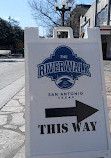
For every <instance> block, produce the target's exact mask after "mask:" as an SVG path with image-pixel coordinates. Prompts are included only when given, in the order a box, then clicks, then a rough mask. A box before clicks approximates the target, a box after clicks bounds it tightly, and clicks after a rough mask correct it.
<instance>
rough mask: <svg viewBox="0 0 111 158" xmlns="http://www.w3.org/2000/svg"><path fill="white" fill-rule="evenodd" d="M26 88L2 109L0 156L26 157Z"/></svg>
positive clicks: (1, 157)
mask: <svg viewBox="0 0 111 158" xmlns="http://www.w3.org/2000/svg"><path fill="white" fill-rule="evenodd" d="M24 112H25V88H23V89H22V90H20V91H19V92H18V93H17V94H16V95H15V96H14V97H13V98H12V99H11V100H10V101H9V102H8V103H7V104H6V105H5V106H4V107H3V108H2V109H1V111H0V158H24V157H25V156H24V155H25V154H24V138H25V119H24V117H25V116H24Z"/></svg>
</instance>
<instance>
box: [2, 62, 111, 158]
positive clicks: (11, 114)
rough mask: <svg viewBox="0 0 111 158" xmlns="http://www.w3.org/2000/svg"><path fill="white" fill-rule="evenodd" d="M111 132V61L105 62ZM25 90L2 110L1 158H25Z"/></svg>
mask: <svg viewBox="0 0 111 158" xmlns="http://www.w3.org/2000/svg"><path fill="white" fill-rule="evenodd" d="M104 64H105V68H104V74H105V84H106V94H107V106H108V112H109V122H110V132H111V61H110V62H108V61H107V62H104ZM24 111H25V88H22V89H21V90H20V91H19V92H18V93H17V94H16V95H15V96H14V97H13V98H12V99H11V100H10V101H9V102H8V103H7V104H6V105H5V106H4V107H3V108H2V109H1V110H0V158H25V149H24V140H25V119H24V118H25V116H24Z"/></svg>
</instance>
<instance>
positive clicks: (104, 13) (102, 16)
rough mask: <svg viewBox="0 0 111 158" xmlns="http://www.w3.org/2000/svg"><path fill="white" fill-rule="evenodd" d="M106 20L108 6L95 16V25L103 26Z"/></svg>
mask: <svg viewBox="0 0 111 158" xmlns="http://www.w3.org/2000/svg"><path fill="white" fill-rule="evenodd" d="M107 20H108V6H106V7H105V8H104V9H102V10H101V12H99V13H98V15H97V25H98V26H99V25H104V24H106V23H107Z"/></svg>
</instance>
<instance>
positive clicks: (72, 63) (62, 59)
mask: <svg viewBox="0 0 111 158" xmlns="http://www.w3.org/2000/svg"><path fill="white" fill-rule="evenodd" d="M37 67H38V78H42V77H44V76H46V77H49V78H51V80H52V81H54V82H55V84H56V85H57V86H58V87H59V88H60V89H64V90H65V89H70V88H71V87H72V86H73V85H74V84H75V81H76V80H78V78H79V77H81V76H83V75H86V76H88V77H91V73H90V71H89V68H90V65H89V64H87V63H86V62H85V61H84V60H83V59H82V58H80V57H77V54H74V52H73V50H72V49H71V48H69V47H67V46H60V47H57V48H56V49H55V51H54V53H53V54H51V55H50V57H49V58H47V59H45V60H44V61H43V62H42V63H41V64H39V65H37Z"/></svg>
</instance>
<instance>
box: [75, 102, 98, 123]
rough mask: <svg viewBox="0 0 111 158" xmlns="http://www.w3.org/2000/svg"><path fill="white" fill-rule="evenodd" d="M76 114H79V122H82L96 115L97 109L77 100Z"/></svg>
mask: <svg viewBox="0 0 111 158" xmlns="http://www.w3.org/2000/svg"><path fill="white" fill-rule="evenodd" d="M76 110H77V111H76V113H77V115H76V116H77V122H78V123H79V122H81V121H83V120H84V119H86V118H88V117H89V116H91V115H93V114H94V113H96V112H97V111H99V110H97V109H95V108H93V107H90V106H88V105H86V104H84V103H81V102H79V101H77V100H76Z"/></svg>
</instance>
